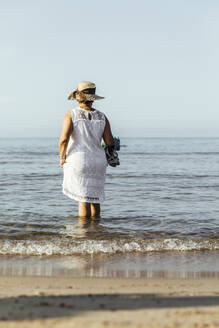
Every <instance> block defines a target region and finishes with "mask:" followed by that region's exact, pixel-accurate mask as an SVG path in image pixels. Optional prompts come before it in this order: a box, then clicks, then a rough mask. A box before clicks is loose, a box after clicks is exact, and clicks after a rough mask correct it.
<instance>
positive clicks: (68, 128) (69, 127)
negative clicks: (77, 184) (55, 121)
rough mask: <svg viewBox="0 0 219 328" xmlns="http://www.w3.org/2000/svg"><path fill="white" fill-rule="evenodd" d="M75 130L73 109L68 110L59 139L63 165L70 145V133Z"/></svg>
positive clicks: (61, 164)
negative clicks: (72, 117)
mask: <svg viewBox="0 0 219 328" xmlns="http://www.w3.org/2000/svg"><path fill="white" fill-rule="evenodd" d="M72 131H73V124H72V119H71V111H70V110H68V111H67V113H66V114H65V117H64V120H63V123H62V132H61V136H60V139H59V153H60V166H61V167H63V165H64V163H65V162H66V160H65V154H66V149H67V146H68V141H69V138H70V135H71V133H72Z"/></svg>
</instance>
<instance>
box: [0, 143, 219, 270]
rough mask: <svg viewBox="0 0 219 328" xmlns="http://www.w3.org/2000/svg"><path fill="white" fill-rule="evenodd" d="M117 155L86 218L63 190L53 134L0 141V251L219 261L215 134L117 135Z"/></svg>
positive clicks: (218, 161)
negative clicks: (96, 214) (94, 216)
mask: <svg viewBox="0 0 219 328" xmlns="http://www.w3.org/2000/svg"><path fill="white" fill-rule="evenodd" d="M119 157H120V163H121V164H120V166H118V167H116V168H111V167H108V168H107V179H106V185H105V193H106V201H105V202H104V203H103V205H102V214H101V219H100V220H95V221H91V222H89V221H88V222H85V221H82V220H78V217H77V203H76V202H75V201H73V200H71V199H69V198H67V197H66V196H64V195H63V194H62V187H61V185H62V169H61V168H60V167H59V157H58V138H1V139H0V158H1V159H0V187H1V188H0V255H2V256H7V257H8V256H9V257H11V256H35V257H36V256H37V257H39V256H40V258H41V259H42V258H44V257H45V258H46V257H48V256H50V257H54V256H55V257H57V256H62V257H63V256H64V257H65V258H66V259H67V258H68V259H69V258H71V259H72V260H73V259H75V258H78V257H82V256H85V257H86V256H87V257H88V258H90V256H96V257H98V256H99V257H100V256H103V255H108V257H110V258H111V257H112V256H117V257H118V256H121V255H124V256H126V258H127V256H137V255H138V256H140V255H141V256H148V254H155V253H159V254H164V253H166V252H168V253H171V254H176V253H177V254H182V253H183V254H185V253H188V252H189V253H190V255H191V254H193V255H194V254H195V252H201V253H203V254H204V252H205V254H206V252H208V254H214V259H215V258H217V254H219V202H218V198H219V197H218V192H219V138H121V150H120V152H119ZM215 252H216V253H215ZM208 256H209V255H208ZM2 259H3V257H2ZM130 261H131V260H130ZM216 262H217V261H215V262H214V263H215V266H213V265H210V267H211V270H213V268H215V270H216V271H217V270H218V271H219V268H217V265H216ZM130 263H131V262H130ZM171 263H172V262H171ZM200 270H201V269H200Z"/></svg>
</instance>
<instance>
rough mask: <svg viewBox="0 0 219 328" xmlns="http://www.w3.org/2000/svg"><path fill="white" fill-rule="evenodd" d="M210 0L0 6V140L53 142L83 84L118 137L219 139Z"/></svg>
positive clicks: (49, 0) (51, 0)
mask: <svg viewBox="0 0 219 328" xmlns="http://www.w3.org/2000/svg"><path fill="white" fill-rule="evenodd" d="M218 14H219V2H218V1H217V0H208V1H206V0H153V1H151V0H135V1H133V0H111V1H107V0H92V1H90V0H83V1H74V0H62V1H60V0H37V1H36V0H19V1H17V0H7V1H4V0H0V40H1V41H0V137H59V135H60V131H61V125H62V120H63V117H64V115H65V112H66V111H67V110H68V109H71V108H74V107H75V106H77V104H76V103H75V102H74V101H68V100H67V95H68V93H70V92H71V91H73V90H74V89H76V87H77V84H78V83H79V82H80V81H83V80H85V81H92V82H95V83H96V86H97V94H99V95H101V96H105V97H106V98H105V99H104V100H103V101H99V102H95V103H94V107H95V108H97V109H99V110H101V111H103V112H104V113H105V114H106V116H107V117H108V119H109V121H110V123H111V127H112V131H113V134H114V135H118V136H121V137H129V136H132V137H219V129H218V122H219V110H218V109H219V99H218V85H219V60H218V58H219V42H218V35H219V19H218Z"/></svg>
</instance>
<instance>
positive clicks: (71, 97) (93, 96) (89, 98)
mask: <svg viewBox="0 0 219 328" xmlns="http://www.w3.org/2000/svg"><path fill="white" fill-rule="evenodd" d="M83 97H85V98H86V100H87V101H95V100H102V99H104V98H105V97H101V96H98V95H96V94H86V93H84V94H83ZM68 100H77V99H76V98H75V92H71V93H70V95H69V96H68Z"/></svg>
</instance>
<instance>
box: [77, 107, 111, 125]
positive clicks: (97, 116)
mask: <svg viewBox="0 0 219 328" xmlns="http://www.w3.org/2000/svg"><path fill="white" fill-rule="evenodd" d="M72 112H73V113H72V120H73V121H77V120H88V121H93V120H94V121H104V122H105V115H104V114H102V113H101V112H99V111H97V110H95V111H94V112H87V113H86V112H85V111H84V110H81V109H79V108H75V109H74V110H73V111H72ZM89 113H90V114H91V115H92V119H91V120H90V119H89V118H88V114H89Z"/></svg>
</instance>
